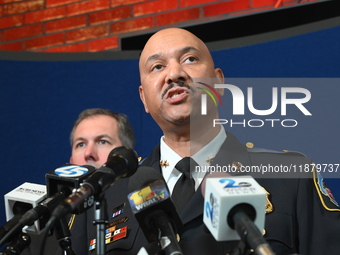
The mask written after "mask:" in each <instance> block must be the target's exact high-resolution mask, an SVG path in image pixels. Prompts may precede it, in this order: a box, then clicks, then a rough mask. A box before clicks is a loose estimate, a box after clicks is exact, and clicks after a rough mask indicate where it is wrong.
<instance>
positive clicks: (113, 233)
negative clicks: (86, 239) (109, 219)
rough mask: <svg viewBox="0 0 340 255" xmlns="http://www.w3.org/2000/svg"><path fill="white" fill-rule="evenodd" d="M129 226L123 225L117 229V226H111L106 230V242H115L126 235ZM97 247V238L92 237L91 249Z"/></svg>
mask: <svg viewBox="0 0 340 255" xmlns="http://www.w3.org/2000/svg"><path fill="white" fill-rule="evenodd" d="M127 229H128V227H127V226H126V227H122V228H120V229H117V230H116V227H115V226H114V227H111V228H108V229H106V231H105V233H106V234H105V244H110V243H113V242H115V241H117V240H119V239H122V238H124V237H126V235H127ZM94 249H96V239H92V240H91V241H90V245H89V251H92V250H94Z"/></svg>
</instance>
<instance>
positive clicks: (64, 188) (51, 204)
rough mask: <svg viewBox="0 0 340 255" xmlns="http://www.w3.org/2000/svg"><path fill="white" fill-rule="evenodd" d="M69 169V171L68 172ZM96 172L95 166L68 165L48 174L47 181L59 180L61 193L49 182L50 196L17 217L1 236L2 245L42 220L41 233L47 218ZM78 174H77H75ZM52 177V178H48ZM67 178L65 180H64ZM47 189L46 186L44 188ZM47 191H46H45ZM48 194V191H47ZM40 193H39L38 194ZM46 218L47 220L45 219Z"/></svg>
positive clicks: (40, 224) (40, 223)
mask: <svg viewBox="0 0 340 255" xmlns="http://www.w3.org/2000/svg"><path fill="white" fill-rule="evenodd" d="M66 169H68V170H66ZM70 169H72V171H71V172H72V173H73V175H74V176H75V177H74V179H73V180H72V181H70V180H68V179H67V178H65V177H61V176H66V175H69V174H70V172H69V170H70ZM94 171H95V168H94V167H93V166H76V165H67V166H62V167H59V168H57V169H55V170H53V171H51V172H50V173H48V174H46V176H47V177H46V178H47V180H49V178H54V180H58V182H56V183H55V184H57V183H59V185H60V186H59V187H58V189H59V191H58V190H53V188H57V187H51V182H50V181H47V190H49V191H50V194H49V195H50V196H49V197H48V198H46V199H45V200H43V201H42V202H40V203H39V204H38V205H37V206H35V207H33V208H32V206H30V208H29V209H28V210H26V212H25V213H24V214H21V216H20V217H17V218H16V220H15V222H13V224H11V227H10V228H8V231H7V232H6V233H5V234H4V236H1V239H0V240H1V243H4V242H6V241H7V240H9V239H11V238H12V237H13V236H14V235H16V234H18V233H19V232H20V230H21V228H23V227H24V226H31V225H33V223H34V222H35V221H37V220H39V219H40V221H37V222H38V223H39V229H38V231H39V232H40V231H41V230H42V229H43V227H44V225H45V223H46V220H47V218H48V217H49V216H50V215H51V212H52V211H53V210H54V209H55V208H56V207H57V206H58V205H59V204H60V203H61V202H62V201H63V200H64V199H65V198H66V197H67V196H69V195H70V194H71V193H72V189H73V188H77V187H79V182H81V180H82V179H84V178H85V176H88V175H89V174H91V173H92V172H94ZM75 172H77V174H74V173H75ZM48 176H50V177H48ZM63 178H65V180H63ZM67 181H69V182H71V183H72V182H73V185H78V186H75V187H72V185H71V186H70V183H68V182H67ZM43 187H44V188H45V186H43ZM44 190H46V189H44ZM51 190H52V191H53V192H55V194H51ZM45 192H46V191H45ZM38 193H39V192H38ZM44 216H45V218H44Z"/></svg>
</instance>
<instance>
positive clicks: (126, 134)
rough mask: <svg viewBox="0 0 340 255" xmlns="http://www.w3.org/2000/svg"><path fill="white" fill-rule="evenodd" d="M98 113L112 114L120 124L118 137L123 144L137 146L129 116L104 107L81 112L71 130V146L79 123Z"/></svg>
mask: <svg viewBox="0 0 340 255" xmlns="http://www.w3.org/2000/svg"><path fill="white" fill-rule="evenodd" d="M96 115H106V116H110V117H113V118H114V119H116V120H117V124H118V137H119V139H120V141H121V142H122V144H123V146H126V147H129V148H131V149H133V148H134V146H135V137H134V132H133V128H132V126H131V124H130V122H129V121H128V119H127V116H126V115H125V114H123V113H117V112H114V111H111V110H107V109H102V108H92V109H86V110H84V111H82V112H81V113H80V114H79V116H78V119H77V120H76V122H75V123H74V125H73V128H72V131H71V135H70V141H71V146H72V145H73V137H74V132H75V130H76V128H77V126H78V125H79V123H80V122H81V121H82V120H84V119H86V118H88V117H91V116H96Z"/></svg>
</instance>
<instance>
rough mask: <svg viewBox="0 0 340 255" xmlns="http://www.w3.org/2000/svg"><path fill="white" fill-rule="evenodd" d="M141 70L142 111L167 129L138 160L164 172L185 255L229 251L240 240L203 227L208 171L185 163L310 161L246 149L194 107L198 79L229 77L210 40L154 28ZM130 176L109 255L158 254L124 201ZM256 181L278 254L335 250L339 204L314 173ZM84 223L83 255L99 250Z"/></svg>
mask: <svg viewBox="0 0 340 255" xmlns="http://www.w3.org/2000/svg"><path fill="white" fill-rule="evenodd" d="M139 70H140V79H141V85H140V87H139V93H140V97H141V100H142V102H143V104H144V107H145V111H146V112H147V113H150V115H151V116H152V117H153V119H154V120H155V121H156V123H157V124H158V125H159V127H160V128H161V130H162V131H163V134H164V135H163V136H162V137H161V139H160V144H159V145H157V146H156V147H155V148H154V150H153V152H152V153H151V155H150V156H149V157H147V158H146V159H145V160H144V161H143V162H142V163H141V164H142V165H143V166H148V167H152V168H154V169H156V170H157V171H160V172H161V173H162V175H163V177H164V179H165V181H166V183H167V185H168V188H169V191H170V193H171V196H172V200H173V202H174V203H175V206H176V209H177V212H178V213H179V217H180V219H181V221H182V223H183V228H182V229H181V230H179V233H178V234H179V235H178V240H179V245H180V247H181V249H182V252H183V254H184V255H191V254H195V255H207V254H209V255H210V254H214V255H226V254H228V253H229V254H230V252H232V251H233V250H234V249H235V247H236V246H237V245H238V241H233V242H228V241H223V242H217V241H216V240H215V239H214V238H213V236H212V235H211V234H210V233H209V231H207V230H206V229H205V227H204V224H203V211H204V205H203V204H204V198H203V196H202V194H201V188H200V185H201V183H202V180H203V178H204V176H201V175H199V174H197V175H196V174H195V173H190V172H187V170H185V169H187V168H188V167H187V166H188V165H191V166H194V165H196V164H197V165H199V166H213V165H219V166H224V165H232V164H234V165H235V167H238V163H239V162H241V163H242V164H244V165H245V166H246V165H247V166H251V165H259V164H261V163H263V164H271V165H281V164H282V165H286V164H290V163H292V164H305V163H307V164H309V163H311V160H310V159H309V158H307V157H305V156H303V155H302V154H300V153H276V152H272V151H266V150H261V151H260V152H259V151H258V150H253V149H248V148H247V147H246V146H245V145H243V144H241V143H240V142H238V140H237V139H236V138H235V137H234V136H233V135H232V134H231V133H229V132H227V131H225V130H224V128H223V127H222V126H220V125H218V126H216V127H212V126H211V125H210V123H211V121H208V120H207V119H204V118H203V119H202V118H201V114H200V111H201V109H200V107H192V105H195V104H197V102H199V99H200V96H201V92H200V91H199V90H198V89H197V87H195V84H194V83H193V79H194V78H195V79H196V78H199V79H200V78H201V79H203V80H204V79H205V78H209V79H210V78H211V79H215V80H218V81H220V82H221V83H223V79H224V75H223V72H222V70H221V69H219V68H215V66H214V62H213V59H212V57H211V55H210V52H209V50H208V49H207V47H206V45H205V44H204V43H203V42H202V41H201V40H200V39H199V38H197V37H196V36H195V35H193V34H192V33H190V32H188V31H186V30H183V29H179V28H170V29H164V30H161V31H159V32H157V33H155V34H154V35H153V36H152V37H151V38H150V39H149V40H148V42H147V43H146V45H145V47H144V49H143V51H142V53H141V55H140V60H139ZM217 91H218V93H220V94H222V93H223V91H222V90H217ZM207 108H208V109H207V111H209V113H210V114H208V115H206V116H207V117H208V118H211V119H218V111H217V107H216V106H215V105H214V104H213V103H212V102H209V101H208V102H207ZM192 120H194V123H191V121H192ZM190 125H196V127H197V128H196V129H195V131H196V132H193V133H192V132H191V131H192V130H190ZM73 163H76V162H73ZM140 169H142V168H140ZM137 171H138V170H137ZM182 172H183V173H182ZM191 172H193V171H192V170H191ZM126 180H127V179H124V180H123V179H122V181H120V180H118V181H117V182H116V183H115V185H113V186H112V188H111V189H110V190H108V191H109V193H108V194H106V195H107V196H106V198H107V199H108V200H109V201H108V204H109V207H110V209H109V211H110V210H112V212H111V217H112V219H111V223H109V226H111V227H112V229H109V230H108V235H109V238H110V239H109V243H108V245H107V246H106V254H114V255H136V254H137V253H138V251H140V249H141V248H145V249H146V251H147V252H148V254H149V255H154V254H159V252H160V250H161V249H160V247H159V245H158V243H157V242H152V243H148V242H147V240H146V238H145V236H144V235H143V231H142V230H141V229H139V226H138V224H137V222H136V220H135V219H134V215H132V213H131V209H130V208H128V206H126V205H125V204H124V201H125V202H127V200H126V197H127V195H128V193H129V192H128V190H127V188H126V187H125V186H124V184H125V183H126ZM257 181H258V182H259V184H260V185H261V186H262V187H263V188H264V189H265V190H266V191H267V192H268V194H270V195H268V204H267V205H268V207H267V208H266V213H267V214H266V219H265V231H264V238H265V239H266V241H267V242H268V243H269V244H270V246H271V247H272V249H273V250H274V252H275V253H276V254H277V255H288V254H302V255H320V254H337V253H338V251H339V250H340V242H339V241H338V236H340V213H339V208H338V207H337V206H336V205H335V204H334V205H333V206H332V205H330V204H329V202H328V201H326V199H328V198H327V197H326V196H324V195H322V194H321V193H320V197H319V194H318V192H319V190H318V187H317V185H314V182H313V181H314V180H313V179H312V178H303V179H302V178H301V179H278V178H277V179H273V178H271V179H258V180H257ZM120 203H121V204H120ZM327 206H328V207H327ZM264 210H265V208H264ZM86 215H87V216H84V215H80V216H79V218H81V219H83V220H84V218H86V217H88V216H89V215H90V214H89V212H87V214H86ZM84 222H86V219H85V221H78V222H77V221H76V222H75V226H74V228H73V231H72V241H73V244H74V245H73V247H74V250H75V251H76V253H77V254H81V255H83V254H95V250H94V249H95V245H96V243H95V240H94V239H93V238H95V232H94V227H93V225H92V223H91V220H90V219H88V218H87V225H86V224H84ZM113 222H116V223H117V225H115V224H112V223H113ZM118 224H119V225H118ZM122 226H123V227H122ZM86 233H87V234H86ZM112 233H113V234H112ZM115 237H116V239H115ZM119 238H120V239H119Z"/></svg>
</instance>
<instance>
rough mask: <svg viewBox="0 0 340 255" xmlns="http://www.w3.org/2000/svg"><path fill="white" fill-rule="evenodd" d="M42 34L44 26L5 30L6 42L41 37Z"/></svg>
mask: <svg viewBox="0 0 340 255" xmlns="http://www.w3.org/2000/svg"><path fill="white" fill-rule="evenodd" d="M42 33H43V25H42V24H37V25H31V26H24V27H18V28H13V29H8V30H5V32H4V40H5V41H10V40H16V39H20V38H26V37H30V36H34V35H40V34H42Z"/></svg>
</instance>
